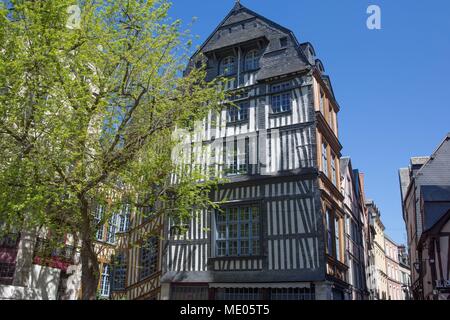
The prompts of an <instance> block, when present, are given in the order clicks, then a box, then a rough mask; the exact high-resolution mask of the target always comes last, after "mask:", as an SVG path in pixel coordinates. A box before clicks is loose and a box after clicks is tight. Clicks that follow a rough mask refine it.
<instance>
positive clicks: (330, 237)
mask: <svg viewBox="0 0 450 320" xmlns="http://www.w3.org/2000/svg"><path fill="white" fill-rule="evenodd" d="M325 218H326V229H327V248H326V249H327V254H329V255H330V256H331V255H333V233H332V230H333V225H332V223H333V220H332V217H331V212H330V210H329V209H327V211H326V212H325Z"/></svg>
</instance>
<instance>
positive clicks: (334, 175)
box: [331, 152, 352, 188]
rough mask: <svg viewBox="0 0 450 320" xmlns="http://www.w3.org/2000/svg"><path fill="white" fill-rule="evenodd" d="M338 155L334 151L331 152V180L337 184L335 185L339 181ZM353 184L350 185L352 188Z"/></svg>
mask: <svg viewBox="0 0 450 320" xmlns="http://www.w3.org/2000/svg"><path fill="white" fill-rule="evenodd" d="M336 160H337V157H336V155H335V154H334V152H331V182H333V184H334V185H335V186H337V183H338V181H337V163H336V162H337V161H336ZM351 187H352V186H351V185H350V188H351Z"/></svg>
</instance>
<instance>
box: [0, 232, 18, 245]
mask: <svg viewBox="0 0 450 320" xmlns="http://www.w3.org/2000/svg"><path fill="white" fill-rule="evenodd" d="M19 241H20V236H19V234H14V233H13V234H8V235H6V236H4V237H3V238H1V237H0V248H17V246H18V244H19Z"/></svg>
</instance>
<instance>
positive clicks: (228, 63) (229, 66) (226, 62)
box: [220, 56, 236, 76]
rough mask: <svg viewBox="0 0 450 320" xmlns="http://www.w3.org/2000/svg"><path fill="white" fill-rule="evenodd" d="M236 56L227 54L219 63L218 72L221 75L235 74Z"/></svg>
mask: <svg viewBox="0 0 450 320" xmlns="http://www.w3.org/2000/svg"><path fill="white" fill-rule="evenodd" d="M235 69H236V58H235V57H234V56H228V57H226V58H224V59H223V60H222V62H221V63H220V74H221V75H222V76H229V75H232V74H235V73H236V72H235Z"/></svg>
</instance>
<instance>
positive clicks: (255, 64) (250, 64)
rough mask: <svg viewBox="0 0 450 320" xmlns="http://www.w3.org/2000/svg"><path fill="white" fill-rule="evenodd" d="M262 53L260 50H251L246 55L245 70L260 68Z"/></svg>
mask: <svg viewBox="0 0 450 320" xmlns="http://www.w3.org/2000/svg"><path fill="white" fill-rule="evenodd" d="M260 56H261V55H260V54H259V51H258V50H251V51H249V52H248V53H247V54H246V55H245V70H246V71H248V70H254V69H258V68H259V59H260Z"/></svg>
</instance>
